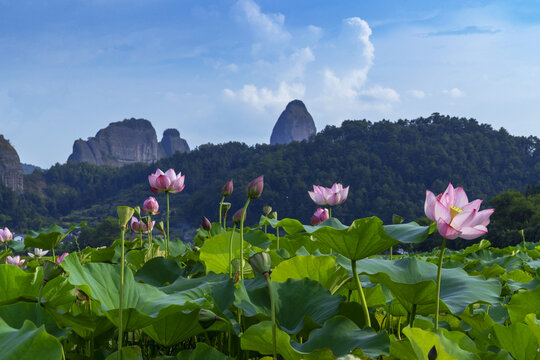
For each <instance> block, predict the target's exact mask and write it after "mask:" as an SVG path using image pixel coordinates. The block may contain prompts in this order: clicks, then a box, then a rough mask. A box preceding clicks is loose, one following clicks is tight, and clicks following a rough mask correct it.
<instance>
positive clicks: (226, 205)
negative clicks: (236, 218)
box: [221, 202, 231, 219]
mask: <svg viewBox="0 0 540 360" xmlns="http://www.w3.org/2000/svg"><path fill="white" fill-rule="evenodd" d="M230 208H231V203H229V202H224V203H223V204H221V216H222V217H223V218H224V219H225V218H226V217H227V213H228V212H229V209H230Z"/></svg>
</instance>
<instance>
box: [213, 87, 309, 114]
mask: <svg viewBox="0 0 540 360" xmlns="http://www.w3.org/2000/svg"><path fill="white" fill-rule="evenodd" d="M305 91H306V88H305V86H304V85H303V84H300V83H294V84H288V83H286V82H285V81H282V82H281V83H280V84H279V88H278V89H277V90H275V91H272V90H270V89H268V88H266V87H263V88H257V86H255V85H253V84H247V85H244V86H243V87H242V89H240V90H238V91H234V90H231V89H224V90H223V93H224V95H225V96H226V97H227V98H230V99H237V100H241V101H243V102H245V103H248V104H250V105H251V106H253V107H254V108H256V109H257V110H259V111H264V110H266V109H267V108H274V109H275V108H282V107H284V106H285V105H286V104H287V103H288V102H289V101H291V99H296V98H301V97H303V96H304V94H305Z"/></svg>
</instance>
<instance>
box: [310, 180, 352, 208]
mask: <svg viewBox="0 0 540 360" xmlns="http://www.w3.org/2000/svg"><path fill="white" fill-rule="evenodd" d="M308 194H309V196H310V197H311V199H312V200H313V201H314V202H315V204H317V205H329V206H335V205H341V204H343V203H344V202H345V200H347V195H348V194H349V187H348V186H347V187H346V188H345V189H344V188H343V185H341V184H334V185H332V187H331V188H326V187H323V186H318V185H313V191H308Z"/></svg>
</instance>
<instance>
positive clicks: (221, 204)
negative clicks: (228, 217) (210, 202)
mask: <svg viewBox="0 0 540 360" xmlns="http://www.w3.org/2000/svg"><path fill="white" fill-rule="evenodd" d="M223 200H225V196H223V197H222V198H221V202H220V203H219V226H221V209H222V208H223Z"/></svg>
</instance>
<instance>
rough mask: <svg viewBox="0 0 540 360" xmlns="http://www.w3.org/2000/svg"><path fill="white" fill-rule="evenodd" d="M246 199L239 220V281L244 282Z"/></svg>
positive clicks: (247, 203) (247, 202)
mask: <svg viewBox="0 0 540 360" xmlns="http://www.w3.org/2000/svg"><path fill="white" fill-rule="evenodd" d="M250 200H251V199H250V198H248V199H247V201H246V205H244V210H243V211H242V217H241V218H240V279H241V280H244V216H246V210H247V207H248V205H249V201H250Z"/></svg>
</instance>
